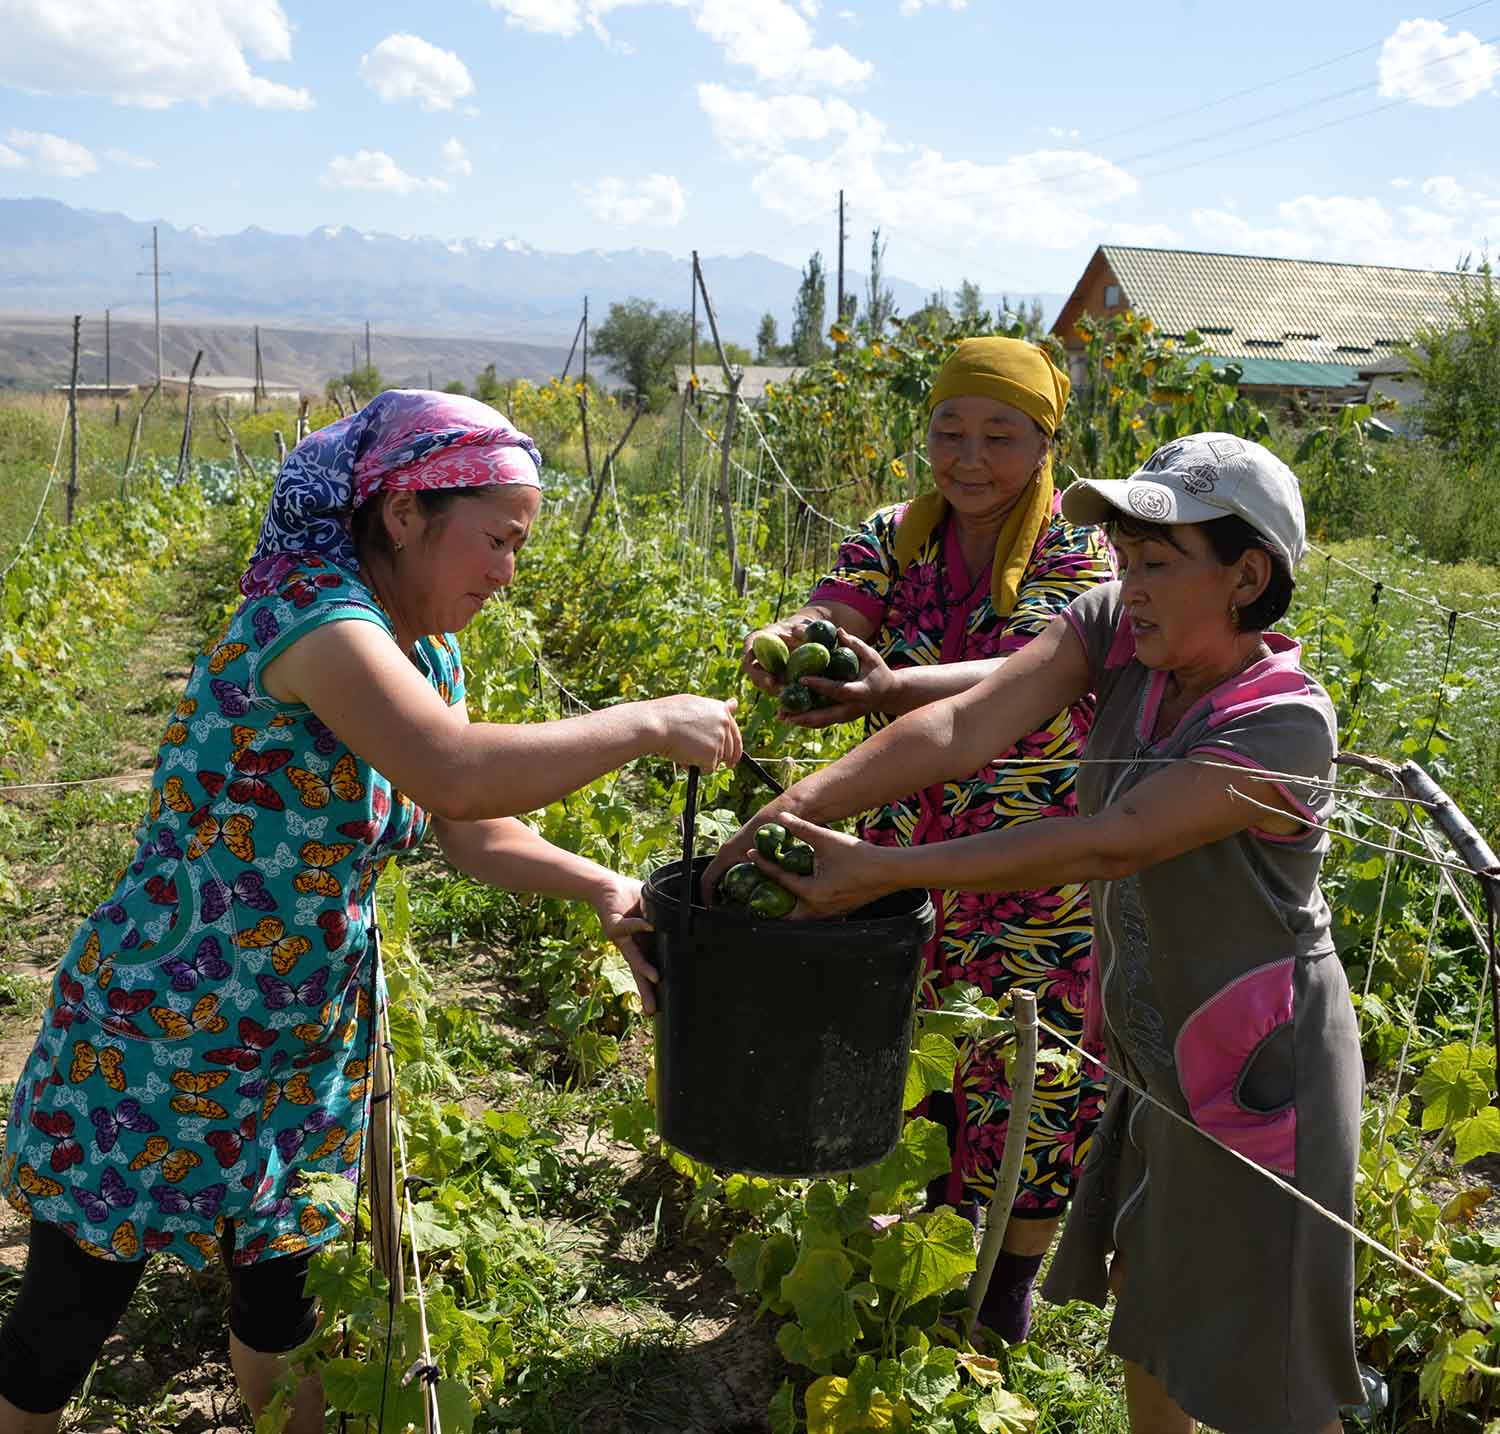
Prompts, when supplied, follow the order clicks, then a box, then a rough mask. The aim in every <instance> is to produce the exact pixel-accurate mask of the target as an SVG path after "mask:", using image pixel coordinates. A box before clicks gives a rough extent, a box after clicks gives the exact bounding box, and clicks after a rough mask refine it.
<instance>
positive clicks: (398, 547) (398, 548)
mask: <svg viewBox="0 0 1500 1434" xmlns="http://www.w3.org/2000/svg"><path fill="white" fill-rule="evenodd" d="M393 546H394V547H395V549H396V551H397V552H398V553H399V552H400V551H401V550H402V549H403V548H404V547H405V546H406V544H405V543H403V542H402V541H401V540H400V539H399V538H397V539H396V540H395V542H394V544H393Z"/></svg>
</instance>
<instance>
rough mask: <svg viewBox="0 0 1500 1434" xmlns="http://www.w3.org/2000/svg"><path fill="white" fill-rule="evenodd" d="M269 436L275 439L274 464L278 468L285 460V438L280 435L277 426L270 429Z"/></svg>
mask: <svg viewBox="0 0 1500 1434" xmlns="http://www.w3.org/2000/svg"><path fill="white" fill-rule="evenodd" d="M271 437H272V438H274V439H275V440H276V466H277V467H278V468H280V467H281V465H282V464H283V463H285V462H286V439H284V438H283V437H282V436H281V430H280V429H279V428H273V429H272V430H271Z"/></svg>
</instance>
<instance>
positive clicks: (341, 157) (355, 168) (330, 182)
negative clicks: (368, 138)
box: [321, 149, 448, 194]
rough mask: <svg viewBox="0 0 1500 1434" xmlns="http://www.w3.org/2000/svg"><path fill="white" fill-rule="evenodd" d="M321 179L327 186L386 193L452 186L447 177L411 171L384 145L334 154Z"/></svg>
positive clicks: (429, 189) (436, 190)
mask: <svg viewBox="0 0 1500 1434" xmlns="http://www.w3.org/2000/svg"><path fill="white" fill-rule="evenodd" d="M321 182H322V184H323V186H324V188H326V189H368V190H375V191H377V192H379V193H382V194H417V193H420V192H422V191H423V190H426V191H429V192H431V193H435V194H441V193H442V192H443V191H444V190H446V189H447V188H448V181H447V180H446V179H419V178H418V177H417V176H416V175H414V174H408V173H407V172H406V171H405V170H404V169H402V168H401V166H400V165H399V164H397V163H396V161H395V160H394V159H392V158H391V157H390V155H388V154H387V153H386V152H385V151H384V150H382V149H362V150H360V151H359V153H358V154H336V155H334V157H333V158H332V159H330V160H329V161H328V168H327V169H325V170H324V171H323V177H322V181H321Z"/></svg>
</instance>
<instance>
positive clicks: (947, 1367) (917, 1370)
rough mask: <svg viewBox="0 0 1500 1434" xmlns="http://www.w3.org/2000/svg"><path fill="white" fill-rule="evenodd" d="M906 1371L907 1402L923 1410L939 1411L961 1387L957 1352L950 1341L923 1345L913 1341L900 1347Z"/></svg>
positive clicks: (904, 1381)
mask: <svg viewBox="0 0 1500 1434" xmlns="http://www.w3.org/2000/svg"><path fill="white" fill-rule="evenodd" d="M901 1366H902V1369H903V1371H904V1374H905V1378H904V1380H903V1383H902V1393H903V1396H904V1397H905V1399H906V1402H907V1403H908V1404H910V1405H911V1406H912V1408H914V1409H918V1410H921V1411H922V1412H923V1413H924V1414H933V1413H936V1412H937V1409H938V1407H939V1405H941V1404H942V1402H943V1401H944V1400H945V1399H946V1398H947V1397H948V1396H949V1395H950V1394H952V1393H953V1392H954V1391H955V1390H956V1389H957V1388H958V1356H957V1354H956V1352H955V1351H954V1350H952V1349H950V1348H948V1346H947V1345H938V1346H937V1347H936V1348H927V1349H924V1348H922V1347H920V1346H916V1345H914V1346H913V1347H912V1348H910V1349H904V1350H902V1351H901Z"/></svg>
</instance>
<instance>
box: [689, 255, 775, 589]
mask: <svg viewBox="0 0 1500 1434" xmlns="http://www.w3.org/2000/svg"><path fill="white" fill-rule="evenodd" d="M693 276H694V277H695V278H696V279H697V281H698V291H699V292H700V293H701V294H702V295H703V314H704V317H705V318H707V320H708V331H709V333H711V334H712V335H713V339H714V348H715V349H716V350H717V351H718V355H719V367H720V368H722V369H723V370H724V381H725V383H727V384H728V385H729V413H728V416H727V417H726V418H725V420H724V449H723V456H722V458H721V460H720V464H719V507H720V509H721V510H722V512H723V514H724V540H725V542H726V544H727V545H728V547H729V571H730V575H731V578H732V579H733V582H734V590H735V592H737V593H739V594H740V596H741V597H743V596H744V593H745V578H746V571H745V569H744V568H742V567H741V566H740V561H739V553H738V551H737V549H736V545H735V541H734V508H733V506H732V505H731V503H730V501H729V442H730V439H731V438H732V437H733V436H734V424H735V415H736V414H737V412H738V410H739V401H740V380H741V379H742V378H743V376H744V375H743V374H742V373H741V372H740V371H739V370H737V369H734V368H732V367H731V366H730V363H729V357H728V355H727V354H726V353H725V352H724V343H723V340H722V339H720V337H719V318H718V315H717V314H715V313H714V301H713V299H712V298H710V297H709V292H708V284H707V282H706V281H705V279H704V277H703V266H702V265H701V264H700V263H699V262H698V251H697V250H696V249H694V250H693ZM753 426H754V425H753V423H752V427H753ZM762 441H764V440H762Z"/></svg>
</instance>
